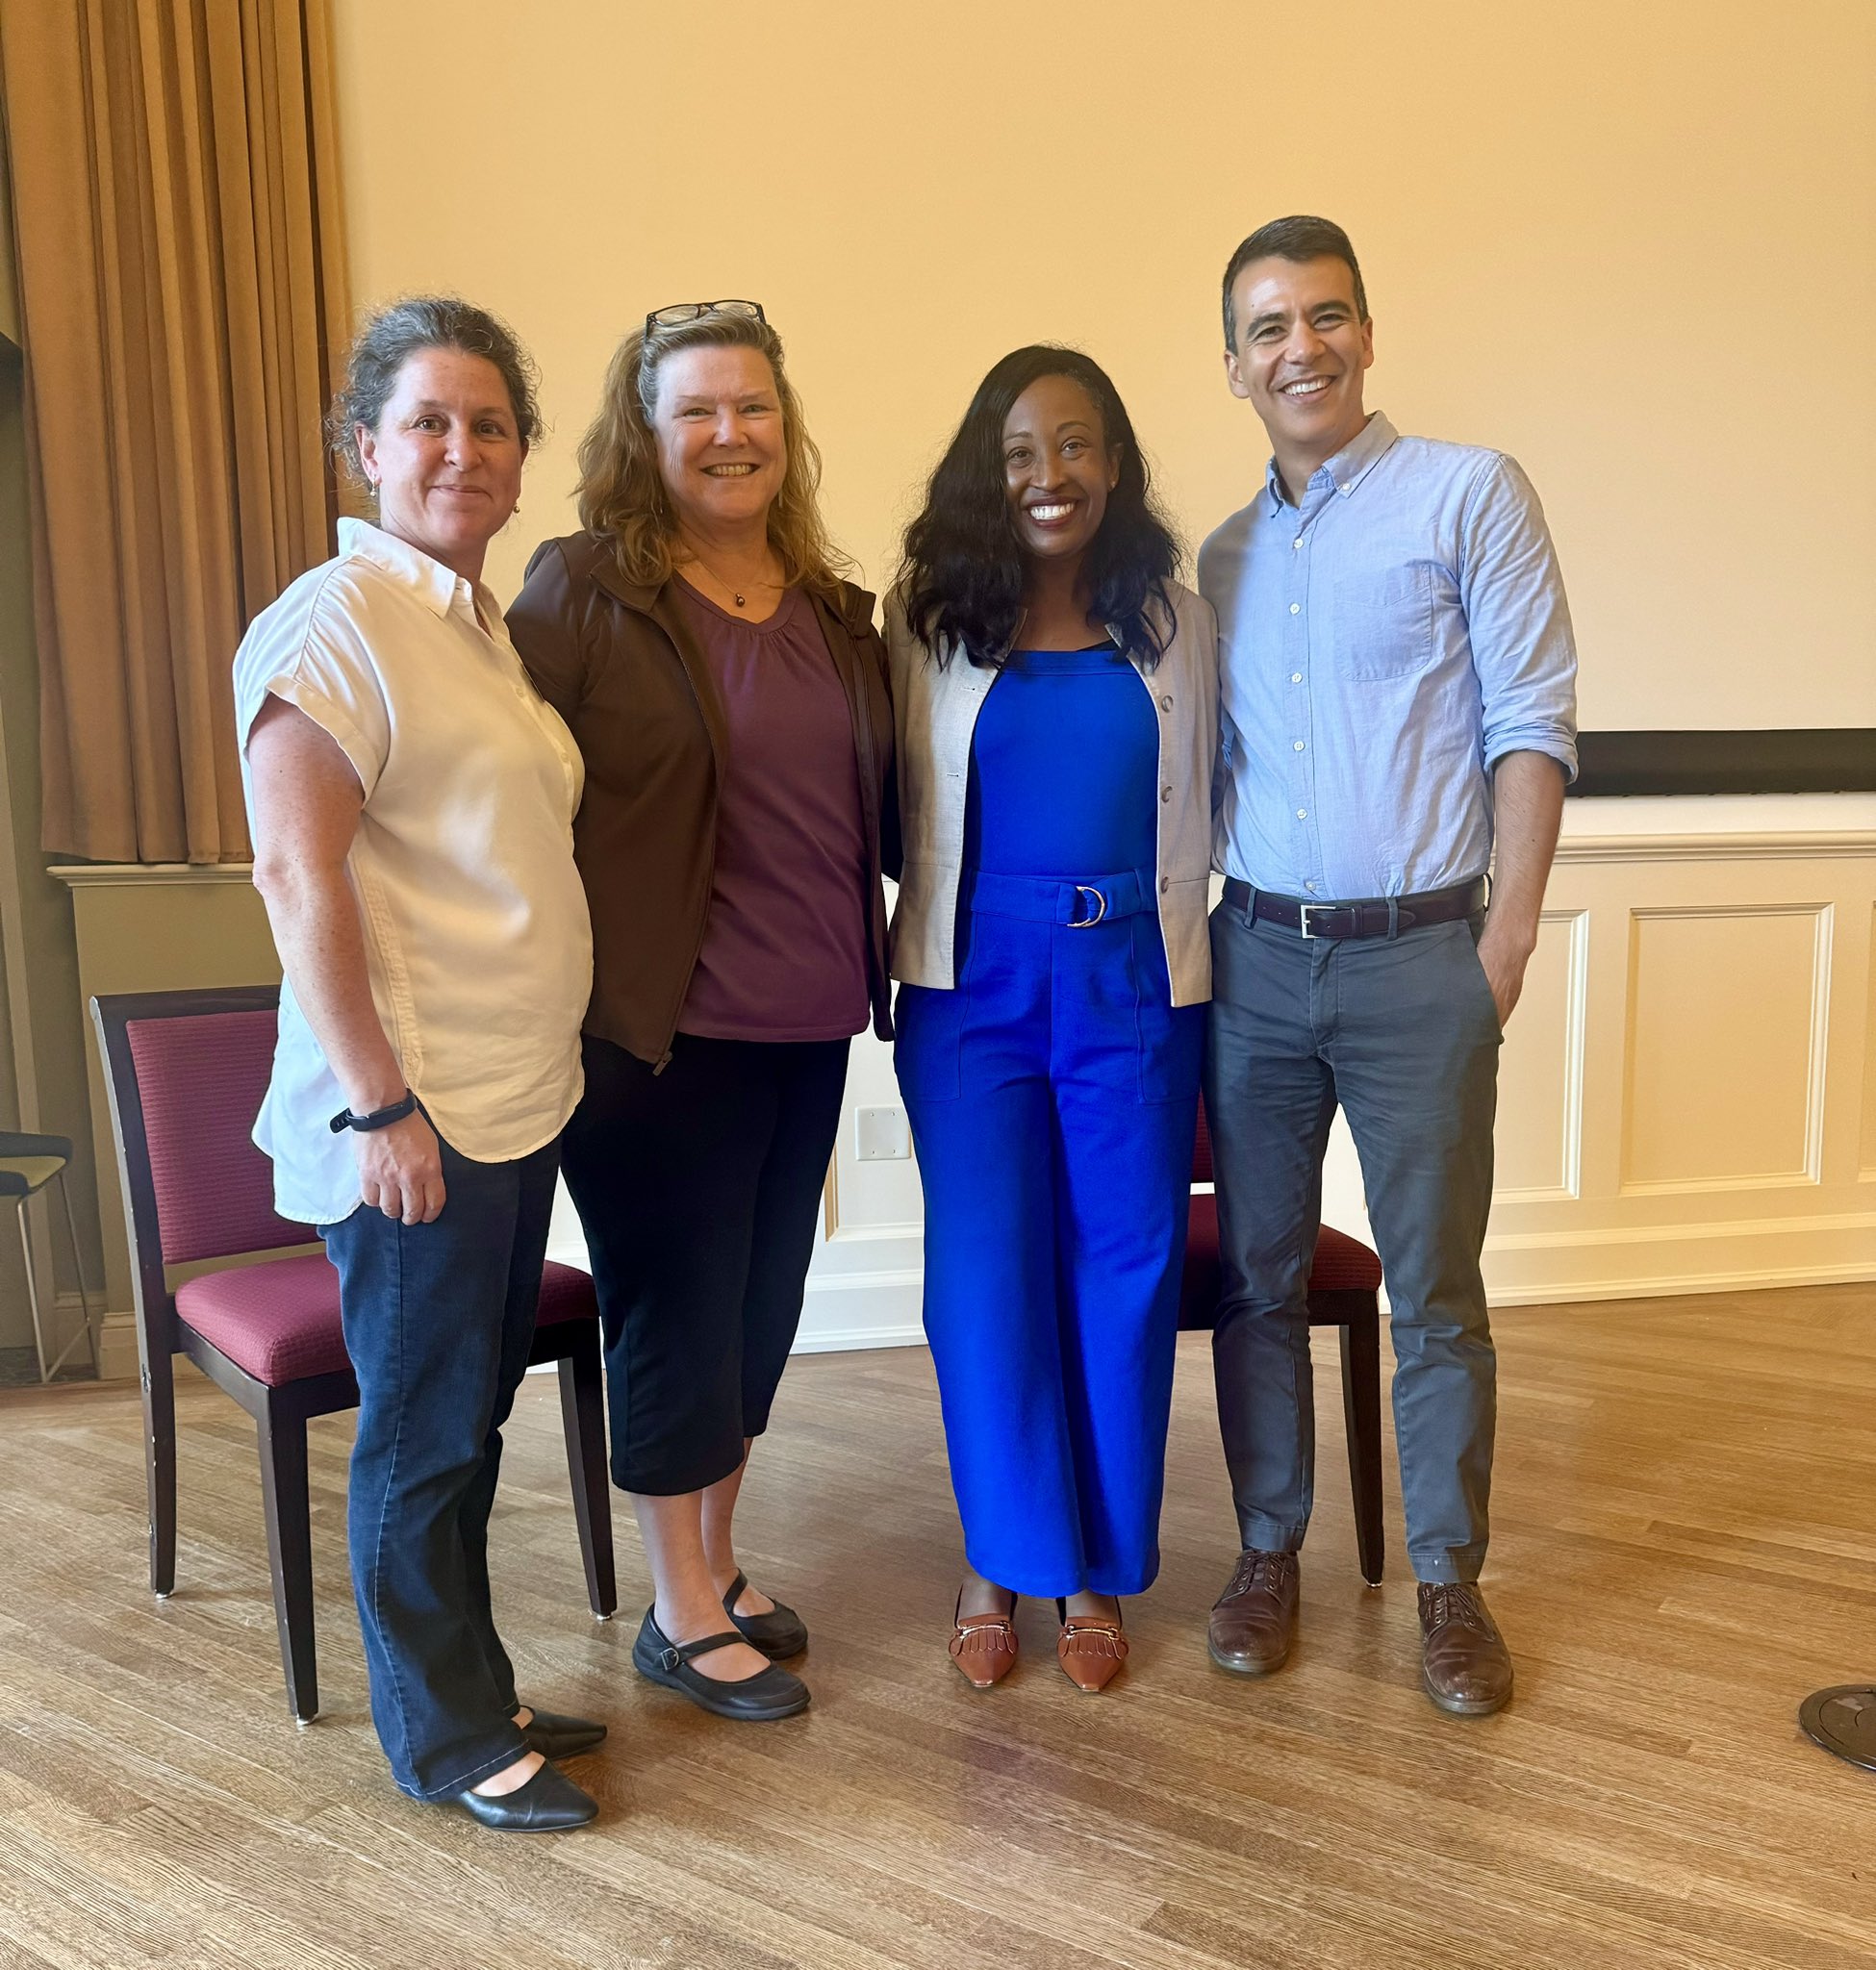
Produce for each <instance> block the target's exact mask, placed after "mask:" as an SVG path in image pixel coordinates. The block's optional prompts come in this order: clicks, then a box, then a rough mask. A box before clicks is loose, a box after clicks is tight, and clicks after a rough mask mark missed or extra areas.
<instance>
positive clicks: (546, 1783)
mask: <svg viewBox="0 0 1876 1970" xmlns="http://www.w3.org/2000/svg"><path fill="white" fill-rule="evenodd" d="M449 1804H450V1805H451V1806H461V1807H462V1808H463V1810H464V1811H465V1812H466V1813H468V1814H469V1817H470V1818H471V1819H476V1820H480V1821H481V1822H482V1824H483V1825H484V1826H485V1827H493V1828H494V1831H496V1832H497V1833H564V1832H566V1831H567V1830H568V1829H569V1828H570V1827H583V1826H585V1825H586V1823H587V1821H588V1820H590V1819H592V1818H594V1817H595V1816H596V1814H597V1812H598V1810H599V1806H598V1803H597V1801H596V1800H593V1799H590V1798H588V1796H587V1795H586V1794H585V1793H584V1792H582V1791H581V1790H580V1788H579V1787H578V1786H577V1785H575V1784H574V1783H573V1781H572V1780H570V1778H568V1777H567V1775H566V1774H565V1773H564V1772H556V1771H555V1770H554V1768H553V1767H552V1766H551V1765H543V1766H542V1767H541V1769H540V1770H539V1771H538V1772H536V1773H535V1775H534V1777H533V1778H531V1779H530V1780H529V1781H527V1783H526V1784H525V1785H518V1786H517V1787H516V1788H515V1790H514V1791H513V1792H504V1793H503V1794H502V1795H501V1797H500V1798H499V1799H493V1798H491V1797H490V1796H489V1794H488V1793H486V1792H457V1793H453V1794H452V1795H451V1796H450V1799H449Z"/></svg>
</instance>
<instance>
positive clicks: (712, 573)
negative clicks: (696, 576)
mask: <svg viewBox="0 0 1876 1970" xmlns="http://www.w3.org/2000/svg"><path fill="white" fill-rule="evenodd" d="M691 559H692V560H693V561H695V562H696V563H697V566H698V567H699V568H702V569H703V571H704V573H705V574H707V575H708V576H709V577H710V579H711V580H712V581H714V582H715V583H716V584H717V586H718V587H719V588H723V589H727V590H728V591H729V592H730V594H732V595H734V596H735V598H736V606H737V607H738V608H739V609H747V608H748V606H749V604H748V596H747V595H745V594H743V591H742V590H741V589H739V588H738V587H737V586H736V585H735V583H734V582H727V581H725V580H724V579H723V576H722V575H720V574H719V573H718V572H717V570H716V569H715V568H712V567H711V566H710V564H709V562H707V561H706V560H705V559H704V558H703V556H702V555H701V554H698V553H697V552H695V551H694V552H693V553H692V555H691ZM787 586H788V584H787V583H786V582H785V581H752V582H750V583H748V587H750V588H752V589H785V588H786V587H787Z"/></svg>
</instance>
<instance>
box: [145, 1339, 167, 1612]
mask: <svg viewBox="0 0 1876 1970" xmlns="http://www.w3.org/2000/svg"><path fill="white" fill-rule="evenodd" d="M139 1379H140V1380H141V1382H142V1384H143V1477H144V1483H145V1486H146V1488H147V1491H148V1495H149V1514H150V1592H151V1593H152V1594H156V1595H158V1596H167V1595H170V1594H173V1593H174V1592H175V1591H176V1364H175V1360H174V1357H173V1356H171V1355H168V1354H164V1353H160V1352H158V1351H156V1350H155V1349H153V1348H151V1349H146V1351H145V1353H144V1358H143V1361H142V1364H141V1367H140V1370H139Z"/></svg>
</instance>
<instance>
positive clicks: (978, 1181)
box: [897, 645, 1204, 1596]
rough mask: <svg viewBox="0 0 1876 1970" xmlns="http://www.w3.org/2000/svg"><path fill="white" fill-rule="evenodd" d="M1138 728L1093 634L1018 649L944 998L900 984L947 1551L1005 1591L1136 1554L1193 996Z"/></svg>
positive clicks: (1170, 1272) (1141, 1583)
mask: <svg viewBox="0 0 1876 1970" xmlns="http://www.w3.org/2000/svg"><path fill="white" fill-rule="evenodd" d="M958 661H964V659H962V658H960V659H958ZM1158 743H1159V741H1158V723H1157V719H1156V716H1155V712H1154V707H1153V697H1152V695H1151V692H1150V690H1149V688H1148V687H1147V686H1146V685H1145V683H1144V682H1143V680H1142V677H1141V674H1140V672H1139V671H1138V670H1136V669H1134V668H1133V666H1132V665H1131V664H1129V663H1128V662H1126V661H1125V660H1124V659H1122V658H1121V657H1120V656H1118V655H1117V654H1116V652H1115V651H1114V650H1113V649H1112V648H1111V647H1108V646H1106V645H1103V647H1102V648H1100V649H1097V650H1076V651H1033V650H1031V651H1020V652H1017V653H1016V654H1015V655H1014V656H1013V657H1012V659H1011V660H1010V661H1009V662H1008V663H1007V664H1006V665H1005V666H1004V668H1003V669H1002V671H1001V674H1000V675H999V677H998V678H997V681H996V683H995V684H994V685H993V686H992V688H991V690H990V691H989V693H988V694H987V695H986V696H985V698H984V701H983V707H982V710H981V711H980V712H979V714H978V717H977V723H976V732H975V735H974V738H973V742H972V752H971V772H970V783H969V789H968V801H967V807H966V818H965V839H964V869H963V876H962V880H961V883H960V887H959V894H958V916H957V939H956V950H957V974H956V982H955V986H954V988H953V989H952V990H951V991H941V990H935V989H930V988H925V987H921V986H915V985H905V986H901V987H900V995H899V1006H898V1024H899V1046H898V1053H897V1065H898V1069H899V1076H900V1088H901V1091H902V1093H903V1095H904V1098H905V1105H906V1111H907V1113H908V1115H909V1116H910V1118H911V1124H912V1134H913V1140H914V1143H915V1146H916V1148H917V1150H918V1157H919V1168H920V1172H921V1174H922V1175H923V1177H924V1180H925V1334H926V1337H927V1338H928V1339H929V1341H930V1343H931V1351H932V1358H933V1360H934V1362H935V1363H936V1366H937V1371H938V1386H939V1392H940V1395H941V1398H942V1400H943V1404H944V1416H945V1434H946V1440H947V1443H948V1445H949V1448H950V1452H951V1483H952V1487H953V1489H954V1491H955V1493H956V1496H957V1507H958V1513H959V1516H960V1517H961V1519H962V1520H963V1524H964V1544H965V1553H966V1556H967V1558H968V1559H969V1562H970V1564H971V1565H972V1566H973V1567H974V1568H975V1569H976V1571H977V1572H978V1573H979V1574H981V1575H982V1576H983V1577H984V1578H985V1579H992V1580H995V1581H997V1582H998V1583H999V1584H1000V1585H1002V1586H1005V1587H1009V1588H1012V1589H1013V1590H1015V1591H1016V1592H1017V1593H1019V1594H1029V1595H1036V1596H1054V1595H1067V1594H1072V1593H1076V1592H1078V1591H1081V1590H1083V1589H1086V1590H1090V1591H1093V1592H1095V1593H1101V1594H1115V1595H1121V1594H1135V1593H1138V1592H1140V1591H1141V1590H1142V1589H1143V1588H1145V1587H1146V1586H1148V1585H1149V1584H1150V1583H1151V1581H1152V1580H1153V1576H1154V1575H1155V1573H1157V1571H1158V1567H1159V1546H1158V1525H1159V1502H1160V1492H1161V1488H1162V1483H1163V1478H1164V1470H1165V1458H1166V1426H1167V1416H1168V1411H1169V1408H1170V1405H1171V1401H1172V1383H1173V1350H1174V1342H1175V1337H1176V1334H1177V1329H1178V1323H1179V1274H1180V1269H1181V1266H1182V1264H1183V1260H1184V1253H1185V1219H1186V1207H1187V1206H1186V1198H1187V1191H1188V1187H1189V1182H1190V1177H1191V1169H1192V1140H1193V1132H1194V1128H1195V1124H1196V1119H1197V1117H1196V1110H1197V1105H1198V1096H1199V1074H1200V1068H1201V1063H1202V1055H1203V1052H1204V1006H1203V1005H1193V1006H1183V1007H1179V1008H1175V1007H1173V1006H1172V1005H1171V1004H1170V1002H1169V1000H1170V998H1171V988H1170V986H1169V983H1168V980H1167V972H1166V955H1165V947H1164V945H1163V942H1162V940H1161V937H1160V929H1159V917H1158V911H1157V908H1156V906H1155V901H1154V897H1155V883H1154V870H1155V867H1156V862H1157V856H1156V837H1157V821H1158V812H1159V804H1160V803H1159V800H1158V798H1157V781H1158Z"/></svg>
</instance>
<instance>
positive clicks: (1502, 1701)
mask: <svg viewBox="0 0 1876 1970" xmlns="http://www.w3.org/2000/svg"><path fill="white" fill-rule="evenodd" d="M1420 1644H1421V1651H1422V1654H1421V1670H1420V1674H1421V1680H1423V1681H1424V1682H1425V1683H1426V1685H1427V1694H1428V1695H1429V1696H1430V1697H1432V1700H1433V1702H1434V1703H1436V1704H1437V1705H1439V1707H1440V1708H1441V1709H1442V1710H1450V1711H1452V1713H1453V1714H1454V1715H1455V1716H1456V1717H1488V1716H1490V1715H1491V1713H1492V1712H1493V1711H1494V1710H1502V1709H1503V1708H1504V1707H1505V1705H1507V1704H1508V1703H1509V1702H1510V1701H1511V1652H1510V1650H1508V1648H1507V1647H1506V1646H1505V1637H1504V1636H1503V1635H1501V1634H1500V1633H1499V1631H1498V1628H1497V1624H1496V1623H1494V1622H1493V1620H1492V1618H1491V1616H1490V1615H1489V1614H1488V1613H1487V1612H1486V1611H1485V1597H1484V1595H1483V1594H1482V1593H1481V1592H1480V1591H1479V1586H1478V1583H1477V1582H1476V1581H1473V1580H1461V1581H1432V1580H1422V1581H1421V1582H1420Z"/></svg>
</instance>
